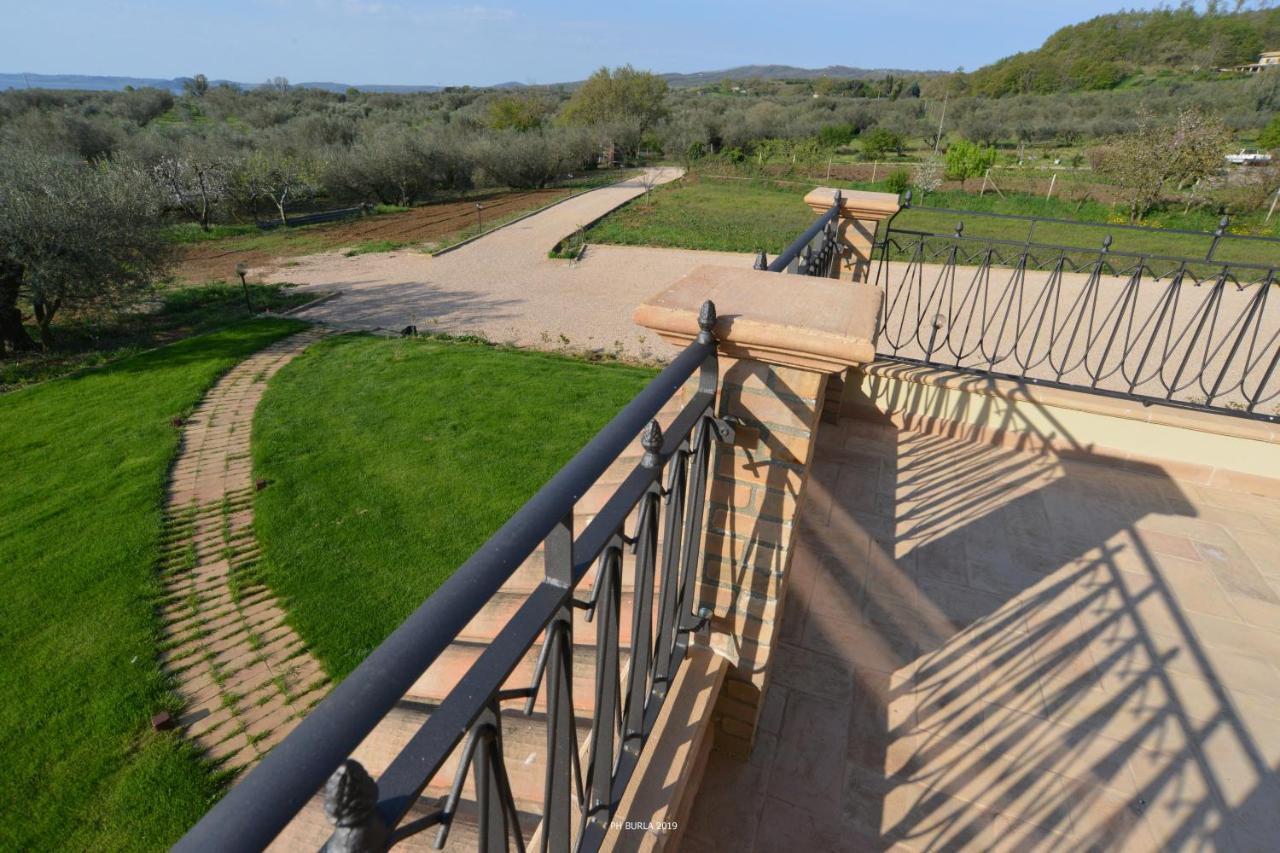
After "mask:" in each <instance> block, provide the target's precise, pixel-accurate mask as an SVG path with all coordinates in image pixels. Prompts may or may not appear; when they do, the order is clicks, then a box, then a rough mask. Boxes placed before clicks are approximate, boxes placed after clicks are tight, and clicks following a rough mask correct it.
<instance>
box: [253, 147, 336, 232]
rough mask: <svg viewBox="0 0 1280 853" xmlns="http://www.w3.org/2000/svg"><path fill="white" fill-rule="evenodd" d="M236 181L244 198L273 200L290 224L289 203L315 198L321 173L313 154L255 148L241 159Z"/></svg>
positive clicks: (285, 222)
mask: <svg viewBox="0 0 1280 853" xmlns="http://www.w3.org/2000/svg"><path fill="white" fill-rule="evenodd" d="M235 184H236V189H237V191H238V193H239V195H240V196H241V197H242V198H245V199H248V200H249V201H251V202H257V201H267V202H270V203H271V204H272V205H273V206H274V207H275V209H276V212H277V213H278V214H279V216H280V222H281V224H283V225H287V224H289V216H288V212H287V211H288V207H289V205H290V204H292V203H294V202H299V201H309V200H311V199H313V198H315V196H316V193H318V192H319V190H320V177H319V170H318V168H317V167H316V164H315V163H314V162H313V161H312V160H311V159H310V158H308V157H303V156H298V155H295V154H288V153H285V152H283V151H279V150H273V149H264V150H258V151H255V152H253V153H252V154H250V155H249V156H248V157H246V158H245V159H244V160H243V161H242V162H241V163H240V166H239V168H238V169H237V170H236V175H235Z"/></svg>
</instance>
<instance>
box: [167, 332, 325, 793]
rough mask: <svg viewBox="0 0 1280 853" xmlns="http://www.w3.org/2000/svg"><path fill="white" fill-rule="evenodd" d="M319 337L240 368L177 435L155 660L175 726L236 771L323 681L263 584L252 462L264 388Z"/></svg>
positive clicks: (278, 733) (284, 345)
mask: <svg viewBox="0 0 1280 853" xmlns="http://www.w3.org/2000/svg"><path fill="white" fill-rule="evenodd" d="M323 334H324V331H322V330H318V329H312V330H308V331H304V332H300V333H298V334H296V335H293V336H292V337H289V338H286V339H285V340H283V341H279V342H277V343H275V344H272V345H271V346H269V347H267V348H266V349H264V350H262V351H260V352H258V353H256V354H255V355H253V356H252V357H250V358H249V359H248V360H246V361H244V362H242V363H241V364H239V365H237V366H236V367H235V368H233V369H232V370H231V371H230V372H229V373H228V374H227V375H226V376H224V377H223V378H222V379H221V380H220V381H219V382H218V383H217V384H216V385H215V386H214V387H213V389H212V390H210V392H209V394H208V395H207V396H206V397H205V398H204V400H203V401H202V402H201V403H200V405H199V406H198V407H197V408H196V410H195V412H194V413H193V414H192V415H191V417H190V418H189V419H188V420H187V421H186V423H185V424H183V426H182V446H181V450H180V451H179V455H178V459H177V462H176V463H175V464H174V466H173V471H172V474H171V476H170V482H169V490H168V496H167V499H166V506H165V534H164V552H163V554H162V556H161V563H160V577H161V581H162V583H163V584H164V587H165V597H164V600H163V603H162V605H161V618H162V620H163V623H164V629H163V635H164V642H163V645H162V647H161V653H160V661H161V665H162V666H163V668H164V669H165V671H166V672H167V673H169V674H172V675H174V676H175V678H176V681H177V683H178V693H179V694H180V695H181V696H182V698H183V699H184V700H185V702H186V708H185V710H184V711H183V713H182V714H181V715H180V716H179V718H178V725H179V726H181V727H182V728H183V729H184V730H185V731H186V732H187V734H188V735H190V736H191V737H193V738H194V739H195V741H196V742H197V743H198V744H200V745H201V746H202V747H204V749H205V750H206V751H207V752H208V754H209V755H210V757H212V758H214V759H216V760H221V761H223V762H224V764H223V766H224V767H226V768H229V769H242V768H245V767H248V766H250V765H252V764H253V763H254V762H256V761H257V760H258V758H259V757H260V756H262V755H263V754H265V753H266V751H267V750H268V749H270V748H271V747H272V746H274V745H275V744H276V743H279V742H280V740H281V739H282V738H284V736H285V735H286V734H288V732H289V731H290V730H291V729H292V728H293V726H294V725H295V724H296V721H297V719H298V718H299V717H301V715H302V714H303V713H305V712H306V710H307V709H308V708H310V707H311V706H312V705H314V704H315V703H316V702H318V701H319V700H320V698H321V697H322V696H323V695H324V693H325V691H326V690H327V681H326V678H325V675H324V671H323V670H322V669H321V668H320V665H319V663H318V662H317V661H316V660H315V658H313V657H312V656H311V655H310V654H309V653H308V652H307V650H306V648H305V647H304V646H303V644H302V641H301V640H300V639H299V638H298V636H297V634H295V633H294V632H293V630H292V629H291V628H289V627H288V626H287V625H286V624H285V623H284V612H283V611H282V610H281V609H280V607H279V606H278V605H277V604H276V603H275V599H274V596H272V594H271V592H270V590H268V589H267V588H266V587H265V586H264V585H263V584H262V583H261V581H260V580H259V579H258V576H257V572H256V569H257V563H258V557H259V551H258V545H257V542H256V540H255V539H254V535H253V492H254V483H253V479H252V472H251V464H252V463H251V459H250V454H249V435H250V432H251V427H252V423H253V411H254V408H255V407H256V406H257V404H258V401H259V400H260V399H261V398H262V394H263V391H264V390H265V389H266V383H267V380H268V379H269V378H270V377H271V376H272V375H274V374H275V372H276V371H277V370H279V369H280V368H281V367H283V366H284V365H285V364H287V363H288V362H289V361H290V360H292V359H293V357H294V356H296V355H297V354H298V353H300V352H302V350H304V349H305V348H306V347H307V346H308V345H310V344H311V343H312V342H314V341H315V340H316V339H317V338H319V337H320V336H321V335H323Z"/></svg>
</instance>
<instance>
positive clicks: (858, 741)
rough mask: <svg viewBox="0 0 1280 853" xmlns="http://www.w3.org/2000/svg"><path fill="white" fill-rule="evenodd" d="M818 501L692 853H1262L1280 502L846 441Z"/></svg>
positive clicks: (1140, 475)
mask: <svg viewBox="0 0 1280 853" xmlns="http://www.w3.org/2000/svg"><path fill="white" fill-rule="evenodd" d="M809 488H810V489H811V492H810V498H809V499H808V503H807V505H806V509H805V515H804V517H803V522H802V523H803V526H802V528H801V529H800V530H799V532H798V537H799V540H800V544H799V546H798V548H797V551H796V554H795V558H794V564H793V569H792V579H791V586H790V590H789V592H788V597H787V600H786V602H785V606H784V616H783V622H782V626H781V635H782V638H783V642H782V644H781V645H780V647H779V650H778V651H777V655H778V657H777V659H776V660H775V663H774V665H773V673H774V674H773V683H772V687H771V688H770V691H769V693H768V696H767V701H766V705H765V711H764V717H763V722H762V732H761V734H760V736H759V739H758V741H757V744H756V747H755V751H754V753H753V755H752V757H751V759H750V761H749V762H747V763H745V764H744V763H741V762H738V761H735V760H733V759H730V758H727V757H726V756H724V755H721V754H718V753H716V754H713V756H712V759H711V762H710V764H709V766H708V769H707V773H706V776H705V778H704V780H703V784H702V787H701V789H700V791H699V795H698V799H697V801H696V803H695V805H694V808H693V813H692V815H691V818H690V820H689V822H688V824H687V827H686V830H685V843H684V846H683V848H682V849H684V850H686V851H690V853H699V851H708V850H734V851H783V850H785V851H788V853H793V851H798V850H824V851H836V850H881V849H915V850H943V849H973V850H988V849H1021V850H1027V849H1036V850H1039V849H1045V850H1084V849H1105V850H1156V849H1217V850H1238V851H1246V850H1248V851H1252V850H1275V849H1277V839H1278V838H1280V784H1278V783H1277V776H1276V768H1277V767H1278V766H1280V672H1278V671H1277V667H1276V663H1277V662H1278V661H1280V534H1278V533H1277V522H1280V501H1276V500H1271V499H1266V498H1259V497H1251V496H1246V495H1237V494H1232V493H1227V492H1222V491H1217V490H1214V489H1210V488H1206V487H1203V486H1199V485H1196V484H1194V483H1189V482H1181V481H1178V480H1175V479H1172V478H1171V477H1170V476H1169V475H1167V474H1166V473H1165V472H1164V471H1163V470H1161V469H1157V468H1151V469H1148V470H1119V469H1114V468H1110V467H1104V466H1100V465H1097V464H1092V463H1085V462H1074V461H1060V460H1055V459H1051V458H1048V457H1037V456H1031V455H1027V454H1023V453H1019V452H1016V451H1012V450H1005V449H998V448H993V447H989V446H978V445H975V444H971V443H966V442H963V441H959V440H954V439H949V438H943V437H938V436H932V435H925V434H920V433H909V432H898V431H896V430H895V429H893V428H892V427H882V426H880V425H876V424H871V423H868V422H865V421H850V420H846V421H842V422H841V423H840V424H839V425H838V426H826V427H824V431H823V432H822V434H821V436H820V449H819V450H818V453H817V457H816V462H815V466H814V468H813V473H812V478H811V480H810V484H809Z"/></svg>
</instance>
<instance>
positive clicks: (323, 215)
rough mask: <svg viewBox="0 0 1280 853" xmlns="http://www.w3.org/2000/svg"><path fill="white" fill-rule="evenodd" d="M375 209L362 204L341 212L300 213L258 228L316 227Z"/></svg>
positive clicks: (263, 223) (261, 224)
mask: <svg viewBox="0 0 1280 853" xmlns="http://www.w3.org/2000/svg"><path fill="white" fill-rule="evenodd" d="M372 209H373V205H370V204H360V205H356V206H355V207H344V208H341V209H339V210H323V211H320V212H318V213H300V214H298V215H296V216H290V217H289V221H287V222H280V221H278V220H270V221H266V222H261V221H260V222H258V227H259V228H261V229H262V230H263V231H270V230H271V229H273V228H280V227H281V226H284V227H288V228H295V227H297V226H299V225H316V224H318V223H320V222H336V221H338V220H339V219H350V218H351V217H353V216H363V215H365V214H367V213H369V212H370V211H371V210H372Z"/></svg>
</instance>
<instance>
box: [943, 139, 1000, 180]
mask: <svg viewBox="0 0 1280 853" xmlns="http://www.w3.org/2000/svg"><path fill="white" fill-rule="evenodd" d="M995 162H996V149H995V148H992V147H991V146H987V145H979V144H977V143H976V142H970V141H969V140H967V139H960V140H957V141H955V142H953V143H951V144H950V145H949V146H947V154H946V158H945V160H944V164H945V166H946V175H947V178H949V179H950V180H953V181H959V182H960V187H961V188H962V189H963V188H964V182H965V181H967V180H969V179H970V178H976V177H979V176H980V175H985V174H986V172H987V169H990V168H991V167H992V166H993V165H995Z"/></svg>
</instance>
